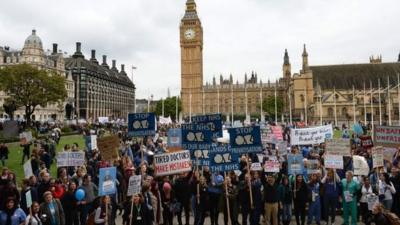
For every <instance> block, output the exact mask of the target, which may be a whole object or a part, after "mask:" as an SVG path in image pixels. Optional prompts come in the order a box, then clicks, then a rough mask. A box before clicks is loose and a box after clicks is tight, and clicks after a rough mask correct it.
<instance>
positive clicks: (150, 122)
mask: <svg viewBox="0 0 400 225" xmlns="http://www.w3.org/2000/svg"><path fill="white" fill-rule="evenodd" d="M156 129H157V127H156V116H155V115H154V113H129V114H128V135H130V136H133V137H143V136H154V135H155V134H156Z"/></svg>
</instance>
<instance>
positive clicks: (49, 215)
mask: <svg viewBox="0 0 400 225" xmlns="http://www.w3.org/2000/svg"><path fill="white" fill-rule="evenodd" d="M43 198H44V202H43V203H42V204H40V213H41V217H42V218H43V219H42V222H43V225H65V215H64V209H63V207H62V205H61V203H60V201H59V200H58V199H54V198H53V195H52V194H51V192H50V191H46V192H45V193H44V194H43Z"/></svg>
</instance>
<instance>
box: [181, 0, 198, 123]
mask: <svg viewBox="0 0 400 225" xmlns="http://www.w3.org/2000/svg"><path fill="white" fill-rule="evenodd" d="M179 31H180V46H181V96H182V112H183V115H184V116H189V113H190V112H191V113H192V115H193V114H198V113H202V96H201V93H202V89H203V28H202V26H201V22H200V19H199V17H198V15H197V8H196V3H195V1H194V0H187V1H186V10H185V14H184V16H183V18H182V19H181V23H180V27H179Z"/></svg>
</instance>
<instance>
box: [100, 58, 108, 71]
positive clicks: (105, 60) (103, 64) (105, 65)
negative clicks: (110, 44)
mask: <svg viewBox="0 0 400 225" xmlns="http://www.w3.org/2000/svg"><path fill="white" fill-rule="evenodd" d="M101 65H102V66H104V67H106V68H107V69H109V67H108V65H107V56H106V55H103V63H102V64H101Z"/></svg>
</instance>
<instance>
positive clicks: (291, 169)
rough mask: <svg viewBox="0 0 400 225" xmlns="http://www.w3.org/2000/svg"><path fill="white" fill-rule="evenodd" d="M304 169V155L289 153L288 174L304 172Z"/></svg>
mask: <svg viewBox="0 0 400 225" xmlns="http://www.w3.org/2000/svg"><path fill="white" fill-rule="evenodd" d="M303 170H304V162H303V155H301V154H289V155H288V174H290V175H296V174H302V173H303Z"/></svg>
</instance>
